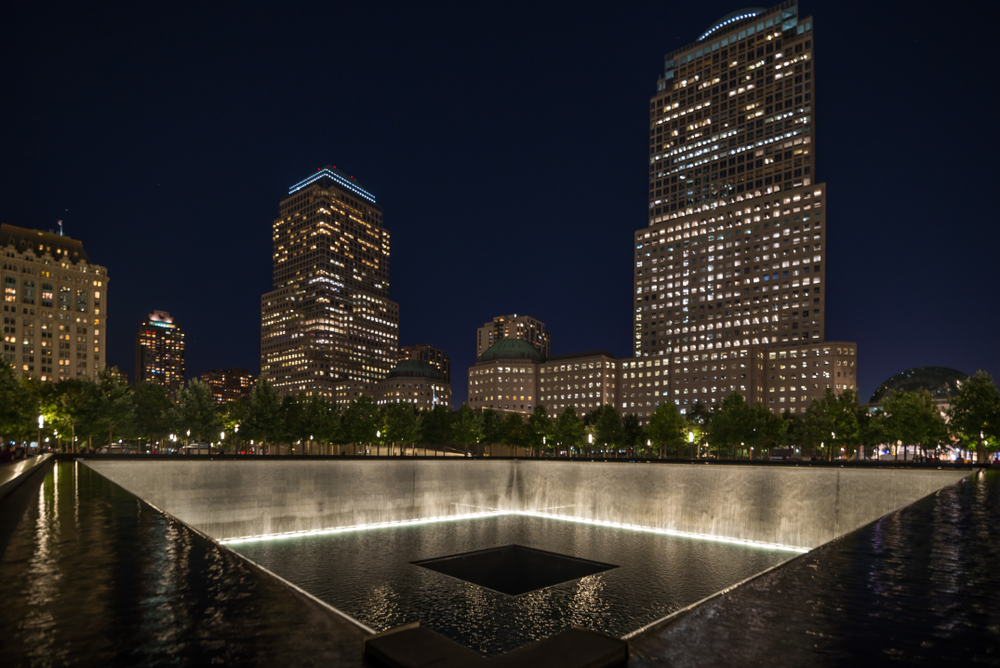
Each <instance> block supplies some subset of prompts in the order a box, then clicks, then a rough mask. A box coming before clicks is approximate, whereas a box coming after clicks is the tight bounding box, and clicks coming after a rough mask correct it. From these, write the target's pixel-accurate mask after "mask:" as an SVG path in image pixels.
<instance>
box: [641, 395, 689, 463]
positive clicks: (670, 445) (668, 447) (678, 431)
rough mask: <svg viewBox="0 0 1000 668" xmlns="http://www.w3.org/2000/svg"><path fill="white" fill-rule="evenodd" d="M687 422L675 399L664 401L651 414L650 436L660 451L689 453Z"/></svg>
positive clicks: (671, 453)
mask: <svg viewBox="0 0 1000 668" xmlns="http://www.w3.org/2000/svg"><path fill="white" fill-rule="evenodd" d="M686 427H687V424H686V422H685V420H684V418H683V417H681V414H680V411H678V410H677V405H676V404H675V403H674V402H673V401H664V402H662V403H661V404H660V405H659V406H657V407H656V410H655V411H653V414H652V415H650V416H649V430H648V431H649V438H650V440H651V441H652V442H653V445H654V446H655V447H657V448H658V449H659V451H660V457H664V456H666V455H667V454H669V455H671V456H674V457H677V456H684V455H685V454H687V452H686V451H687V448H688V442H687V434H688V430H687V429H686Z"/></svg>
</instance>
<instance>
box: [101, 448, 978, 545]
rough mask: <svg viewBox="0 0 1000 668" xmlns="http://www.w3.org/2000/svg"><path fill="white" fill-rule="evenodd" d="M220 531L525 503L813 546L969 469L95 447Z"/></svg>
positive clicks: (154, 499) (205, 526)
mask: <svg viewBox="0 0 1000 668" xmlns="http://www.w3.org/2000/svg"><path fill="white" fill-rule="evenodd" d="M86 463H87V465H88V466H90V467H91V468H92V469H94V470H95V471H97V472H98V473H100V474H102V475H104V476H105V477H107V478H109V479H110V480H112V481H113V482H115V483H117V484H119V485H121V486H122V487H124V488H125V489H126V490H128V491H130V492H132V493H133V494H135V495H137V496H140V497H142V498H143V499H145V500H146V501H148V502H149V503H151V504H153V505H154V506H157V507H158V508H160V509H161V510H164V511H165V512H167V513H170V514H171V515H173V516H175V517H177V518H178V519H180V520H182V521H183V522H185V523H187V524H189V525H191V526H193V527H195V528H197V529H199V530H201V531H203V532H205V533H206V534H208V535H210V536H212V537H214V538H216V539H219V540H225V539H232V538H241V537H248V536H259V535H266V534H274V533H285V532H292V531H311V530H319V529H329V528H335V527H341V526H352V525H358V524H370V523H378V522H392V521H400V520H410V519H424V518H429V517H440V516H448V515H459V514H468V513H476V512H488V511H492V510H500V511H527V512H536V513H544V514H551V515H561V516H565V517H571V518H576V519H585V520H596V521H602V522H613V523H622V524H634V525H639V526H644V527H651V528H658V529H667V530H671V531H683V532H689V533H696V534H706V535H710V536H715V537H722V538H731V539H738V540H747V541H757V542H763V543H777V544H781V545H788V546H795V547H802V548H813V547H817V546H819V545H822V544H824V543H826V542H828V541H830V540H832V539H833V538H836V537H837V536H840V535H843V534H845V533H847V532H849V531H852V530H853V529H856V528H858V527H860V526H862V525H864V524H866V523H868V522H871V521H873V520H875V519H878V518H879V517H882V516H883V515H886V514H887V513H889V512H891V511H893V510H895V509H897V508H900V507H901V506H904V505H906V504H909V503H912V502H913V501H916V500H917V499H919V498H922V497H924V496H927V495H928V494H931V493H933V492H935V491H937V490H938V489H941V488H942V487H944V486H946V485H949V484H951V483H954V482H956V481H957V480H959V479H960V478H963V477H965V476H966V475H968V471H938V470H919V469H855V468H834V467H830V468H827V467H784V466H773V467H768V466H759V467H754V466H716V465H697V464H692V465H679V464H667V465H664V464H653V463H632V464H623V463H598V462H552V461H532V460H504V461H491V460H475V461H471V460H452V461H447V460H445V461H427V460H408V459H398V460H368V461H358V460H348V461H338V460H304V461H301V462H296V461H288V460H284V461H266V460H259V459H253V458H248V459H246V460H223V461H219V460H215V461H206V460H201V459H197V460H192V461H176V460H163V461H156V460H153V459H151V460H148V461H143V460H128V461H121V460H118V461H114V460H88V461H87V462H86Z"/></svg>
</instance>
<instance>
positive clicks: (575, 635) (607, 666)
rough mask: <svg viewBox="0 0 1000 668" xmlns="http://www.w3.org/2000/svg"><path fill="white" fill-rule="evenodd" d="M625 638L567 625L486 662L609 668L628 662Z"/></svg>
mask: <svg viewBox="0 0 1000 668" xmlns="http://www.w3.org/2000/svg"><path fill="white" fill-rule="evenodd" d="M628 655H629V646H628V642H627V641H625V640H620V639H619V638H612V637H611V636H609V635H605V634H603V633H598V632H597V631H591V630H589V629H581V628H576V627H574V628H571V629H566V630H565V631H562V632H561V633H557V634H556V635H554V636H552V637H550V638H546V639H545V640H539V641H537V642H533V643H531V644H530V645H525V646H524V647H519V648H518V649H515V650H513V651H511V652H507V653H506V654H504V655H503V656H499V657H497V658H495V659H493V660H492V661H490V662H489V665H490V668H507V666H511V667H513V666H519V667H520V666H551V667H552V668H612V667H613V666H624V665H625V664H626V663H628Z"/></svg>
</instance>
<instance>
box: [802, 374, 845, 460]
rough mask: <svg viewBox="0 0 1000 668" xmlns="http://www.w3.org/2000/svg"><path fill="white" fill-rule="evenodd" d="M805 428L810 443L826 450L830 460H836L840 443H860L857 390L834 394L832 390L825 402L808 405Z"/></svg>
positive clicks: (826, 395)
mask: <svg viewBox="0 0 1000 668" xmlns="http://www.w3.org/2000/svg"><path fill="white" fill-rule="evenodd" d="M804 421H805V428H806V431H807V436H808V440H809V441H810V444H811V445H813V446H814V447H815V444H816V443H821V444H823V446H824V447H826V456H827V459H829V460H831V461H832V460H833V458H834V453H835V452H839V448H838V447H837V446H838V445H839V444H840V443H847V444H852V445H853V444H855V443H857V442H858V395H857V393H856V392H855V391H854V390H844V391H843V392H842V393H841V394H839V395H838V394H834V392H833V390H832V389H830V388H829V387H828V388H826V393H825V394H824V395H823V398H822V399H818V400H816V401H814V402H812V403H811V404H810V405H809V408H807V409H806V413H805V418H804Z"/></svg>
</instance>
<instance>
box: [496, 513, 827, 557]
mask: <svg viewBox="0 0 1000 668" xmlns="http://www.w3.org/2000/svg"><path fill="white" fill-rule="evenodd" d="M512 514H515V515H527V516H529V517H542V518H545V519H551V520H565V521H567V522H578V523H580V524H593V525H595V526H602V527H608V528H611V529H631V530H633V531H644V532H646V533H658V534H664V535H667V536H680V537H682V538H694V539H696V540H710V541H713V542H716V543H732V544H734V545H747V546H750V547H760V548H764V549H767V550H782V551H785V552H798V553H800V554H804V553H806V552H809V551H810V548H808V547H795V546H793V545H781V544H778V543H764V542H761V541H756V540H742V539H739V538H726V537H724V536H712V535H709V534H704V533H693V532H690V531H674V530H673V529H659V528H656V527H644V526H641V525H638V524H622V523H619V522H603V521H601V520H588V519H583V518H580V517H571V516H568V515H550V514H548V513H537V512H531V511H528V510H518V511H515V512H514V513H512Z"/></svg>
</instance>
